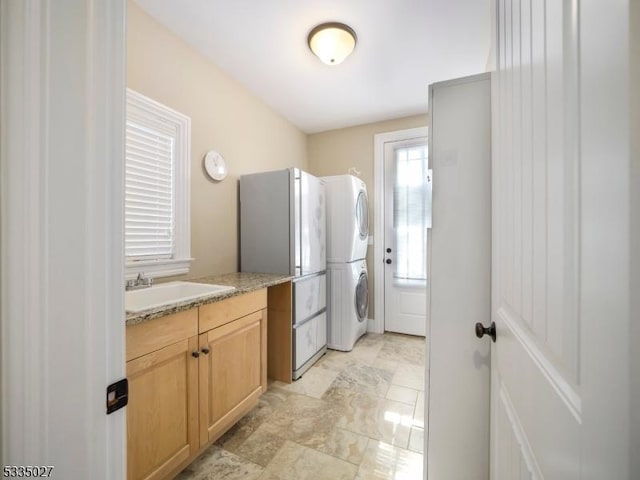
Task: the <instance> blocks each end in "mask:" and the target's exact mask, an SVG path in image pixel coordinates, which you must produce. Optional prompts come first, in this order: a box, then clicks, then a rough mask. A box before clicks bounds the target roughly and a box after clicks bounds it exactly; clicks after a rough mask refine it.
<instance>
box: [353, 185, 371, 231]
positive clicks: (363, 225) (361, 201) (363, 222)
mask: <svg viewBox="0 0 640 480" xmlns="http://www.w3.org/2000/svg"><path fill="white" fill-rule="evenodd" d="M356 223H357V224H358V230H359V233H360V238H361V239H363V240H364V239H365V238H367V237H368V236H369V207H368V205H367V192H365V191H364V190H360V193H359V194H358V200H357V201H356Z"/></svg>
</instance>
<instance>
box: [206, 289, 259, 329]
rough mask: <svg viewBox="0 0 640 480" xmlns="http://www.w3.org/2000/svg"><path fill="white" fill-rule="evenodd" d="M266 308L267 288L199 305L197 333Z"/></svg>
mask: <svg viewBox="0 0 640 480" xmlns="http://www.w3.org/2000/svg"><path fill="white" fill-rule="evenodd" d="M265 308H267V289H266V288H263V289H262V290H256V291H255V292H251V293H245V294H244V295H238V296H237V297H231V298H227V299H226V300H221V301H219V302H215V303H209V304H207V305H202V306H201V307H200V325H199V333H204V332H207V331H209V330H211V329H212V328H217V327H219V326H221V325H224V324H225V323H229V322H231V321H233V320H237V319H238V318H240V317H244V316H246V315H249V314H250V313H253V312H257V311H258V310H263V309H265Z"/></svg>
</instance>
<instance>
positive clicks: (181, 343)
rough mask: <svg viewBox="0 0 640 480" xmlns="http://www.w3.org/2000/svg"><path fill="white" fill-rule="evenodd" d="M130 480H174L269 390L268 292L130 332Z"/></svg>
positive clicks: (133, 327) (136, 327)
mask: <svg viewBox="0 0 640 480" xmlns="http://www.w3.org/2000/svg"><path fill="white" fill-rule="evenodd" d="M126 330H127V377H128V379H129V404H128V406H127V478H128V480H143V479H144V480H160V479H166V478H172V476H173V475H175V474H177V473H178V471H180V470H181V469H182V468H184V467H185V466H186V465H187V464H188V463H189V462H191V461H192V460H193V459H194V458H195V457H196V456H197V454H198V453H200V452H201V451H202V450H203V449H204V448H206V447H207V446H209V445H210V444H211V443H212V442H213V441H215V440H216V439H217V438H218V437H220V436H221V435H222V434H223V433H224V432H225V431H227V430H228V429H229V428H230V427H231V426H232V425H233V424H234V423H235V422H237V421H238V420H239V419H240V418H241V417H242V416H243V415H245V414H246V413H247V412H249V411H250V410H251V409H252V408H253V407H254V406H255V405H256V403H257V401H258V398H259V396H260V395H261V394H262V392H263V391H265V390H266V388H267V361H266V359H267V357H266V355H267V292H266V289H262V290H257V291H255V292H251V293H247V294H244V295H238V296H236V297H231V298H228V299H225V300H221V301H219V302H215V303H210V304H207V305H203V306H201V307H199V308H194V309H191V310H187V311H184V312H179V313H176V314H172V315H167V316H165V317H161V318H158V319H154V320H150V321H147V322H144V323H141V324H138V325H131V326H128V327H127V329H126Z"/></svg>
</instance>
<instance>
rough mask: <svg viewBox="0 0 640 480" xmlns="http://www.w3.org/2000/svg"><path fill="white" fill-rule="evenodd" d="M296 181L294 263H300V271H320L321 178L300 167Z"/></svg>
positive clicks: (322, 229)
mask: <svg viewBox="0 0 640 480" xmlns="http://www.w3.org/2000/svg"><path fill="white" fill-rule="evenodd" d="M296 181H298V180H297V179H296ZM299 182H300V184H299V185H300V194H299V195H300V196H299V208H300V210H299V217H297V219H298V221H297V222H296V224H297V226H298V228H299V238H300V242H299V243H298V244H297V245H296V250H297V251H299V252H300V257H299V261H300V263H299V264H296V266H297V265H299V266H300V274H301V275H309V274H311V273H317V272H322V271H324V270H326V267H327V248H326V244H327V242H326V231H327V223H326V222H327V220H326V213H325V212H326V200H325V191H324V182H323V181H322V180H320V179H319V178H317V177H314V176H313V175H309V174H308V173H306V172H303V171H300V180H299ZM296 237H298V235H296ZM296 240H297V238H296ZM296 257H298V255H296Z"/></svg>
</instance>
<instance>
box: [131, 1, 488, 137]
mask: <svg viewBox="0 0 640 480" xmlns="http://www.w3.org/2000/svg"><path fill="white" fill-rule="evenodd" d="M136 3H138V4H139V5H140V6H141V7H142V8H144V9H145V10H146V11H147V12H149V13H150V14H151V15H152V16H153V17H154V18H156V19H157V20H158V21H160V22H161V23H163V24H164V25H166V26H167V27H168V28H169V29H170V30H172V31H173V32H175V33H176V34H177V35H179V36H180V37H182V38H184V39H185V40H186V41H187V42H188V43H190V44H191V45H193V46H194V47H195V48H196V49H197V50H199V51H200V52H202V53H203V54H204V55H205V56H207V57H208V58H210V59H211V60H212V61H213V62H214V63H216V64H217V65H219V66H220V67H221V68H222V69H223V70H224V71H226V72H227V73H228V74H229V75H231V76H232V77H234V78H235V79H237V80H238V81H240V82H241V83H242V84H244V85H245V86H246V87H247V88H248V89H249V90H251V91H252V92H253V93H254V94H255V95H257V96H258V97H260V98H262V99H263V100H264V101H265V102H267V104H269V105H270V106H271V107H272V108H273V109H275V110H276V111H278V112H280V113H281V114H282V115H283V116H284V117H285V118H287V119H288V120H289V121H291V122H292V123H293V124H295V125H297V126H298V127H299V128H300V129H301V130H303V131H304V132H307V133H314V132H320V131H324V130H330V129H334V128H342V127H346V126H351V125H359V124H363V123H369V122H374V121H378V120H386V119H391V118H398V117H403V116H407V115H413V114H419V113H425V112H426V108H427V86H428V85H429V84H430V83H433V82H436V81H441V80H446V79H450V78H456V77H461V76H465V75H470V74H474V73H479V72H483V71H485V67H486V64H487V58H488V55H489V50H490V43H491V42H490V32H491V19H490V6H489V0H179V1H178V0H136ZM326 21H338V22H342V23H346V24H348V25H350V26H351V27H352V28H353V29H354V30H355V31H356V33H357V35H358V43H357V45H356V49H355V51H354V52H353V54H352V55H351V56H350V57H349V58H347V59H346V60H345V61H344V63H342V64H340V65H337V66H328V65H324V64H323V63H321V62H320V60H318V59H317V58H316V57H315V56H314V55H313V54H312V53H311V52H310V51H309V48H308V47H307V34H308V32H309V31H310V30H311V29H312V28H313V27H314V26H315V25H317V24H319V23H322V22H326Z"/></svg>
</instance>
